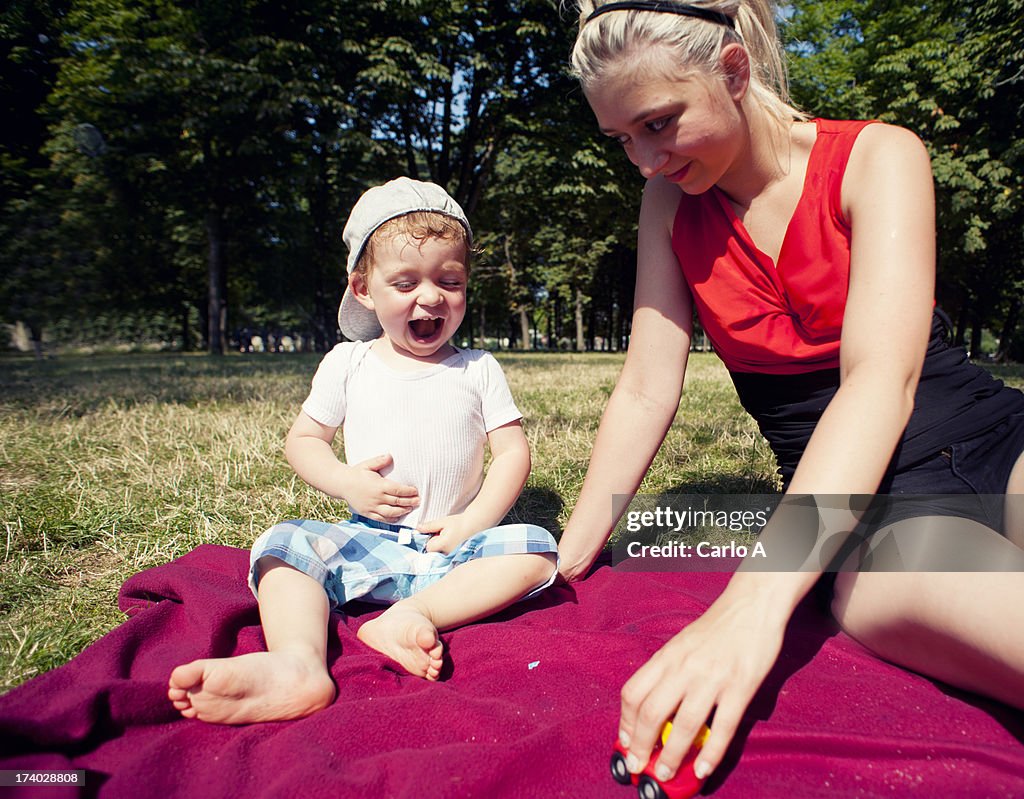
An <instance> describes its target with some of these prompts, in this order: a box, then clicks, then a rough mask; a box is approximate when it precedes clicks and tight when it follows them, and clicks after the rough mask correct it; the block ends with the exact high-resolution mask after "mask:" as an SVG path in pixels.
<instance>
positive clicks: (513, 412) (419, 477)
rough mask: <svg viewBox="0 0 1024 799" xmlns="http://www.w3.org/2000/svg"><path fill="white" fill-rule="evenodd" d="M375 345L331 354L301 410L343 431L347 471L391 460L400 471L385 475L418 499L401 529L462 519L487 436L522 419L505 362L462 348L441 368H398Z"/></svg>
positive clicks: (347, 345)
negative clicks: (378, 459)
mask: <svg viewBox="0 0 1024 799" xmlns="http://www.w3.org/2000/svg"><path fill="white" fill-rule="evenodd" d="M372 344H373V342H372V341H355V342H344V343H342V344H338V345H337V346H336V347H335V348H334V349H333V350H331V351H330V352H329V353H327V355H325V356H324V359H323V360H322V361H321V362H320V366H319V368H318V369H317V372H316V375H315V376H314V377H313V386H312V389H311V390H310V394H309V397H307V398H306V401H305V402H304V403H303V405H302V410H303V411H305V413H306V414H307V415H308V416H310V417H312V418H313V419H315V420H316V421H318V422H320V423H321V424H323V425H326V426H328V427H341V428H342V435H343V437H344V442H345V462H346V463H348V464H349V465H355V464H357V463H360V462H362V461H365V460H368V459H370V458H373V457H375V456H377V455H383V454H385V453H390V454H391V457H392V458H393V460H394V465H393V466H392V467H391V468H389V469H385V470H383V471H382V472H381V474H382V475H383V476H385V477H387V478H388V479H389V480H394V481H396V482H399V483H403V484H405V485H411V486H415V487H416V489H417V491H419V497H420V505H419V506H418V507H416V508H413V509H412V510H411V511H410V512H409V513H407V514H406V515H405V516H404V517H402V518H401V519H400V520H397V521H398V523H400V524H403V525H407V526H409V527H415V526H416V524H417V523H418V522H420V521H430V520H433V519H438V518H440V517H442V516H448V515H451V514H455V513H461V512H462V511H463V510H465V509H466V506H467V505H469V503H470V502H471V501H472V500H473V499H474V497H476V495H477V493H478V492H479V491H480V486H481V484H482V483H483V476H484V449H485V446H486V444H487V433H488V432H490V431H491V430H494V429H496V428H498V427H501V426H502V425H505V424H508V423H509V422H513V421H515V420H516V419H521V418H522V414H521V413H520V412H519V409H518V408H517V407H516V405H515V402H514V400H513V399H512V392H511V391H509V388H508V383H507V382H506V380H505V375H504V373H503V372H502V371H501V366H499V365H498V362H497V361H496V360H495V359H494V356H492V355H491V354H490V353H488V352H485V351H483V350H464V349H457V350H456V352H455V354H454V355H452V356H451V357H450V358H448V359H446V360H445V361H443V362H442V363H439V364H436V365H434V366H428V367H426V368H424V369H417V370H414V371H408V372H406V371H397V370H395V369H392V368H391V367H389V366H388V365H387V364H385V363H384V361H382V360H381V359H380V358H379V357H378V356H377V355H376V354H375V353H374V352H372V350H371V349H370V348H371V346H372Z"/></svg>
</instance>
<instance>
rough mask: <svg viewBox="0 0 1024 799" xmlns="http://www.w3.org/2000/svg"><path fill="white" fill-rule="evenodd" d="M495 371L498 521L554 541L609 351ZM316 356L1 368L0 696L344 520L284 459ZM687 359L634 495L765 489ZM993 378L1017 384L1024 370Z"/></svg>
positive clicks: (578, 475)
mask: <svg viewBox="0 0 1024 799" xmlns="http://www.w3.org/2000/svg"><path fill="white" fill-rule="evenodd" d="M498 359H499V361H500V362H501V363H502V365H503V367H504V368H505V371H506V374H507V376H508V379H509V384H510V385H511V387H512V391H513V393H514V394H515V396H516V399H517V401H518V404H519V406H520V409H521V410H522V411H523V413H524V416H525V424H526V429H527V434H528V436H529V438H530V441H531V444H532V447H533V454H534V471H533V474H532V476H531V478H530V482H529V484H528V485H527V489H526V491H525V492H524V493H523V497H522V498H521V500H520V502H519V503H518V504H517V506H516V508H515V509H514V511H513V514H514V515H515V516H517V517H519V518H522V519H528V520H530V521H533V522H536V523H538V524H542V525H545V526H547V527H548V528H549V529H551V530H552V531H553V532H555V533H556V535H557V534H558V533H559V532H560V531H561V529H562V527H563V525H564V524H565V521H566V520H567V518H568V515H569V512H570V510H571V509H572V506H573V503H574V502H575V500H576V497H577V495H578V494H579V490H580V486H581V484H582V479H583V473H584V471H585V469H586V465H587V460H588V458H589V455H590V449H591V445H592V442H593V439H594V435H595V433H596V430H597V425H598V422H599V420H600V414H601V412H602V410H603V408H604V405H605V402H606V401H607V399H608V396H609V395H610V393H611V390H612V388H613V386H614V384H615V380H616V378H617V376H618V373H619V370H620V368H621V366H622V356H621V355H618V354H586V355H567V354H532V353H519V354H513V353H498ZM318 360H319V356H317V355H311V354H310V355H306V354H303V355H249V356H229V357H225V358H223V359H211V358H207V357H204V356H182V355H167V354H137V355H94V356H66V357H61V358H59V359H55V360H49V361H44V362H38V363H37V362H35V361H34V360H31V359H27V358H20V357H15V356H0V547H2V551H3V557H2V560H0V690H8V689H10V688H12V687H14V686H15V685H18V684H20V683H21V682H23V681H25V680H27V679H29V678H31V677H33V676H35V675H36V674H39V673H41V672H43V671H46V670H48V669H51V668H53V667H55V666H58V665H60V664H62V663H64V662H66V661H67V660H69V659H70V658H71V657H73V656H74V655H75V654H77V653H78V652H80V651H81V650H82V649H83V648H84V647H85V646H86V645H88V644H89V643H91V642H92V641H94V640H96V639H97V638H99V637H100V636H101V635H103V634H104V633H106V632H108V631H109V630H110V629H112V628H113V627H114V626H116V625H117V624H118V623H119V622H120V621H122V620H123V617H122V614H121V613H120V611H119V610H118V608H117V591H118V588H119V587H120V585H121V583H122V582H124V580H126V579H127V578H128V577H129V576H130V575H132V574H134V573H136V572H138V571H140V570H143V569H147V568H150V567H153V566H157V565H160V564H162V563H166V562H168V561H170V560H172V559H174V558H176V557H179V556H181V555H183V554H185V553H186V552H188V551H189V550H191V549H193V548H194V547H196V546H198V545H199V544H203V543H211V542H212V543H218V544H226V545H230V546H237V547H243V548H248V547H249V545H250V544H251V543H252V540H253V539H254V538H255V537H256V536H257V535H259V533H261V532H262V531H263V530H264V529H266V528H267V527H270V526H271V525H273V524H274V523H276V522H278V521H280V520H282V519H286V518H294V517H314V518H316V517H319V518H334V517H337V516H339V515H341V514H342V513H344V506H343V504H342V503H337V502H334V501H332V500H329V499H327V498H325V497H323V496H322V495H320V494H318V493H317V492H315V491H313V490H312V489H310V488H309V487H307V486H306V485H305V484H304V483H302V481H301V480H299V479H298V478H297V477H296V476H295V475H294V474H293V472H292V471H291V469H290V468H289V466H288V464H287V463H286V462H285V460H284V456H283V453H282V444H283V439H284V434H285V432H286V431H287V429H288V426H289V425H290V423H291V420H292V419H293V417H294V415H295V413H296V412H297V410H298V407H299V405H300V403H301V402H302V400H303V398H304V397H305V395H306V392H307V390H308V387H309V381H310V378H311V377H312V375H313V372H314V370H315V368H316V364H317V362H318ZM690 364H691V365H690V369H689V372H688V375H687V386H686V391H685V392H684V395H683V401H682V403H681V405H680V410H679V414H678V416H677V418H676V421H675V424H674V425H673V427H672V430H671V431H670V433H669V436H668V438H667V440H666V442H665V445H664V446H663V447H662V450H661V452H660V454H659V455H658V457H657V459H656V460H655V463H654V464H653V466H652V468H651V470H650V472H649V474H648V476H647V479H646V480H645V483H644V485H643V486H642V489H641V490H642V491H643V492H645V493H650V494H658V493H680V494H701V493H771V492H773V491H774V490H775V489H776V484H775V480H774V477H773V472H774V464H773V460H772V457H771V453H770V451H769V450H768V448H767V445H766V444H765V443H764V442H763V440H762V439H761V438H760V436H759V435H758V433H757V429H756V427H755V426H754V424H753V422H752V421H751V420H750V419H748V418H747V417H746V415H745V414H744V413H743V412H742V409H741V408H740V406H739V403H738V401H737V400H736V396H735V392H734V391H733V389H732V385H731V383H730V381H729V378H728V375H727V374H726V372H725V370H724V368H723V367H722V366H721V364H720V363H719V361H718V360H717V359H716V358H715V357H714V356H712V355H709V354H702V353H695V354H694V355H693V356H691V361H690ZM998 371H999V376H1000V377H1002V378H1003V379H1004V380H1007V381H1008V382H1010V383H1012V384H1014V385H1018V386H1021V385H1024V369H1020V368H1014V367H999V369H998ZM169 665H170V664H169Z"/></svg>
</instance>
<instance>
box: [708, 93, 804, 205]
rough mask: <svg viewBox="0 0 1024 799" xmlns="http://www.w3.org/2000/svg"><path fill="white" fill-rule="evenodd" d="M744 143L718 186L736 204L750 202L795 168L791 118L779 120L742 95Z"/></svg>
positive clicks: (749, 203) (747, 203)
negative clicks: (783, 120)
mask: <svg viewBox="0 0 1024 799" xmlns="http://www.w3.org/2000/svg"><path fill="white" fill-rule="evenodd" d="M743 111H744V115H743V119H744V126H743V132H744V134H745V141H744V144H743V145H742V146H741V147H740V148H739V152H738V154H737V157H736V160H735V161H734V162H733V167H732V168H731V169H730V170H729V172H727V173H726V174H725V175H723V177H722V179H721V180H720V181H719V182H718V188H719V189H721V190H722V191H723V192H725V194H726V196H728V198H729V199H730V200H731V201H732V202H733V203H734V204H735V205H738V206H741V207H744V208H749V207H750V205H751V204H752V203H753V202H754V200H756V199H757V197H759V196H760V195H761V194H763V193H764V192H765V191H766V190H768V189H769V188H770V187H771V186H772V185H774V184H776V183H779V182H781V181H783V180H785V178H786V177H787V176H788V175H789V174H790V171H791V169H792V146H793V145H792V138H791V131H792V127H793V123H792V122H780V121H779V120H778V119H776V118H775V117H773V116H771V115H770V114H769V113H767V112H766V111H765V110H764V109H763V108H761V107H759V106H758V105H757V104H756V101H753V100H752V98H751V96H750V95H749V94H748V95H747V96H746V97H744V99H743Z"/></svg>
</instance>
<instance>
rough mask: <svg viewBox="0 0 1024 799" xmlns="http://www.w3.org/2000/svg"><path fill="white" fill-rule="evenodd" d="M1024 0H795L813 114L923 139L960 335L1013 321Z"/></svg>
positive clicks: (942, 270) (942, 288)
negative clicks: (873, 123)
mask: <svg viewBox="0 0 1024 799" xmlns="http://www.w3.org/2000/svg"><path fill="white" fill-rule="evenodd" d="M1022 12H1024V3H1022V2H1021V0H981V1H980V2H971V3H966V4H965V3H953V2H948V1H946V0H943V1H942V2H938V3H897V2H892V0H869V1H868V2H852V0H829V2H825V3H815V2H810V1H809V0H798V1H797V2H794V3H793V4H792V7H791V14H790V15H789V17H788V18H787V24H786V32H787V34H788V35H789V36H790V37H791V39H792V41H793V44H792V46H791V50H792V51H793V52H794V54H795V55H796V56H797V57H796V58H795V59H794V61H793V68H792V70H791V74H792V76H793V79H794V86H795V91H794V94H795V96H796V97H798V99H799V100H800V102H802V104H803V105H804V107H806V108H809V109H810V110H812V111H813V112H814V113H820V114H823V115H830V116H838V117H872V116H874V117H877V118H879V119H882V120H884V121H887V122H893V123H896V124H900V125H903V126H905V127H908V128H910V129H911V130H913V131H914V132H916V133H917V134H918V135H920V136H921V138H922V139H923V140H924V142H925V144H926V145H927V147H928V149H929V152H930V153H931V156H932V166H933V171H934V174H935V179H936V187H937V201H938V209H937V210H938V230H939V299H940V301H941V302H943V303H944V304H946V305H948V306H949V307H951V308H955V309H957V315H958V317H959V319H960V323H959V324H958V335H959V336H960V337H961V338H962V337H963V334H964V329H965V327H966V326H968V325H969V326H970V327H971V329H972V340H971V350H972V352H975V353H977V352H979V351H980V343H981V331H982V328H983V327H984V326H986V325H995V326H997V327H998V326H1000V318H1001V317H1002V324H1001V327H1002V330H1003V334H1004V335H1003V339H1004V342H1003V348H1004V349H1005V347H1006V346H1008V345H1009V341H1008V337H1009V335H1010V332H1011V329H1012V328H1013V327H1015V326H1016V322H1015V319H1016V318H1017V317H1018V315H1019V311H1020V301H1019V297H1020V289H1021V285H1022V280H1024V263H1022V260H1021V246H1020V235H1019V231H1020V230H1021V222H1022V221H1024V220H1022V218H1021V213H1022V203H1021V197H1022V193H1021V189H1022V188H1024V186H1022V183H1021V181H1022V169H1021V166H1022V164H1021V155H1022V146H1021V144H1020V141H1021V133H1022V131H1021V115H1022V113H1024V95H1022V92H1021V87H1022V83H1024V49H1022V45H1021V42H1022V37H1024V13H1022Z"/></svg>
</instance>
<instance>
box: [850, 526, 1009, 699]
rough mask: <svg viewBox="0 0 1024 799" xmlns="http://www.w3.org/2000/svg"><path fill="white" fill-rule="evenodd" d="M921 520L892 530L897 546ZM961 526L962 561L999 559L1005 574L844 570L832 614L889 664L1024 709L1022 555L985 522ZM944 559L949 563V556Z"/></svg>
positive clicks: (944, 561) (941, 555)
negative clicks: (966, 559) (963, 553)
mask: <svg viewBox="0 0 1024 799" xmlns="http://www.w3.org/2000/svg"><path fill="white" fill-rule="evenodd" d="M918 521H919V520H916V519H910V520H907V521H905V522H901V523H900V524H898V525H895V526H894V528H893V533H894V535H895V537H896V540H897V541H898V540H899V537H900V534H901V532H902V533H907V532H910V533H912V531H913V527H912V526H913V525H914V524H915V523H916V522H918ZM963 525H965V526H966V527H967V528H969V529H963V530H962V531H961V533H962V535H961V538H960V545H961V546H965V547H967V548H968V549H967V550H965V551H964V552H965V557H966V556H969V557H971V558H972V559H975V560H978V559H980V560H988V561H1000V562H1001V563H1002V565H1003V568H1005V569H1008V570H1006V571H987V572H939V571H924V570H916V571H888V572H860V573H857V572H843V573H840V574H839V575H838V577H837V580H836V592H835V598H834V600H833V602H832V611H833V614H834V615H835V617H836V619H837V620H838V621H839V623H840V624H841V625H842V627H843V629H844V630H845V631H846V632H847V633H849V634H850V635H851V636H852V637H853V638H855V639H856V640H858V641H860V642H861V643H862V644H864V645H865V646H866V647H868V648H869V649H871V650H872V651H873V652H875V653H876V654H878V655H879V656H880V657H882V658H884V659H885V660H889V661H891V662H893V663H896V664H898V665H900V666H904V667H906V668H908V669H911V670H913V671H916V672H919V673H921V674H925V675H927V676H929V677H933V678H935V679H938V680H941V681H943V682H945V683H948V684H949V685H952V686H955V687H957V688H963V689H967V690H969V691H974V692H976V693H979V694H984V695H986V696H989V697H993V698H995V699H999V700H1001V701H1003V702H1006V703H1007V704H1009V705H1013V706H1014V707H1018V708H1024V638H1022V637H1021V635H1020V631H1021V630H1022V629H1024V579H1022V576H1024V574H1022V571H1021V570H1022V569H1024V552H1022V550H1021V549H1020V548H1018V547H1017V546H1015V545H1014V544H1013V543H1012V542H1011V541H1010V540H1008V539H1007V538H1004V537H1002V536H1000V535H999V534H998V533H996V532H994V531H992V530H990V529H988V528H986V527H984V526H982V525H980V524H977V523H974V522H969V521H966V522H963ZM968 550H969V555H968ZM979 550H982V551H983V552H984V554H983V555H981V556H980V557H979V554H978V553H979ZM939 559H940V561H941V562H943V563H947V562H949V561H950V555H949V553H948V552H944V553H941V554H940V556H939ZM918 568H919V569H920V568H921V566H920V565H919V566H918ZM924 568H927V566H924Z"/></svg>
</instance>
